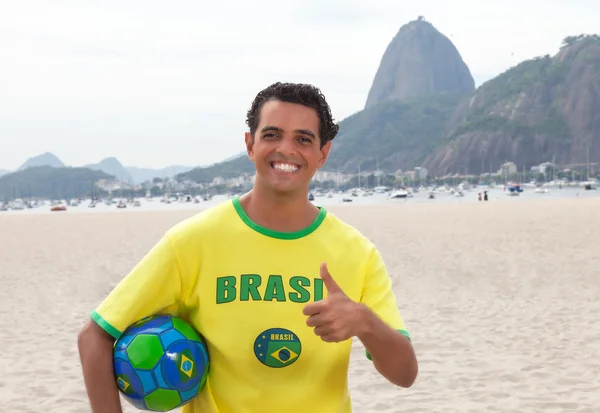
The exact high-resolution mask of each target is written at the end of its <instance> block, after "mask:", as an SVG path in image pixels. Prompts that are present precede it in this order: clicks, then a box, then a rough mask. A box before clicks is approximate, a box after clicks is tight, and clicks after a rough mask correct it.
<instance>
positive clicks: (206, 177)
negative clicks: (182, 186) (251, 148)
mask: <svg viewBox="0 0 600 413" xmlns="http://www.w3.org/2000/svg"><path fill="white" fill-rule="evenodd" d="M254 172H255V169H254V163H253V162H252V161H251V160H250V159H249V158H248V156H246V155H244V156H241V155H240V156H235V157H233V159H230V160H228V161H223V162H219V163H217V164H214V165H210V166H205V167H199V168H194V169H192V170H191V171H189V172H185V173H182V174H179V175H177V179H188V180H191V181H194V182H199V183H210V182H212V180H213V179H214V178H215V177H217V176H220V177H223V178H225V179H227V178H235V177H238V176H240V175H242V174H254Z"/></svg>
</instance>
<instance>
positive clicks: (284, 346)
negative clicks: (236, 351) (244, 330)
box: [254, 328, 302, 368]
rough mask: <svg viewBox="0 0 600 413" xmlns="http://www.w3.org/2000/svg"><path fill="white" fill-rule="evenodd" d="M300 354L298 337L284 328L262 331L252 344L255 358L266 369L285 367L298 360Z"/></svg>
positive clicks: (300, 347)
mask: <svg viewBox="0 0 600 413" xmlns="http://www.w3.org/2000/svg"><path fill="white" fill-rule="evenodd" d="M301 352H302V344H301V343H300V339H299V338H298V336H297V335H296V334H294V333H292V332H291V331H290V330H286V329H284V328H271V329H269V330H266V331H263V332H262V333H260V334H259V335H258V337H256V341H255V342H254V354H255V355H256V358H257V359H258V360H259V361H260V362H261V363H262V364H264V365H265V366H268V367H273V368H280V367H287V366H289V365H291V364H293V363H294V362H295V361H296V360H298V357H300V353H301Z"/></svg>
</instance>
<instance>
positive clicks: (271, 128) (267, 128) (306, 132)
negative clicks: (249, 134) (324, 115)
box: [261, 126, 316, 138]
mask: <svg viewBox="0 0 600 413" xmlns="http://www.w3.org/2000/svg"><path fill="white" fill-rule="evenodd" d="M269 131H271V132H279V133H282V132H283V129H281V128H278V127H277V126H265V127H264V128H262V129H261V132H269ZM294 132H296V133H301V134H302V135H307V136H310V137H311V138H316V136H315V134H314V133H313V132H312V131H310V130H308V129H296V130H294Z"/></svg>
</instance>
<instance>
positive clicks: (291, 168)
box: [271, 162, 301, 173]
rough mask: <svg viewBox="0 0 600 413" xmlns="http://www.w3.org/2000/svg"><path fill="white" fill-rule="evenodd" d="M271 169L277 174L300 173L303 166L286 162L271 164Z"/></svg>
mask: <svg viewBox="0 0 600 413" xmlns="http://www.w3.org/2000/svg"><path fill="white" fill-rule="evenodd" d="M271 168H273V169H275V170H276V171H277V172H285V173H294V172H298V171H299V170H300V168H301V166H300V165H296V164H292V163H285V162H271Z"/></svg>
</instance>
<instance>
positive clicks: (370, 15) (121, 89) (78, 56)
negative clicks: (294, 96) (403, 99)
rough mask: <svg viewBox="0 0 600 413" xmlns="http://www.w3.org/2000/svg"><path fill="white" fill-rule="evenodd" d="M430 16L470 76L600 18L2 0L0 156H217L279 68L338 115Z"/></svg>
mask: <svg viewBox="0 0 600 413" xmlns="http://www.w3.org/2000/svg"><path fill="white" fill-rule="evenodd" d="M419 15H423V16H425V18H426V19H427V20H428V21H430V22H431V23H432V24H433V25H434V26H435V27H436V28H437V29H438V30H440V31H441V32H442V33H444V34H445V35H446V36H448V37H449V38H450V40H452V41H453V42H454V44H455V45H456V47H457V48H458V50H459V51H460V53H461V55H462V57H463V59H464V60H465V62H466V63H467V65H468V66H469V68H470V70H471V72H472V74H473V76H474V78H475V81H476V83H477V85H479V84H481V83H482V82H483V81H485V80H488V79H489V78H491V77H494V76H496V75H497V74H499V73H501V72H503V71H505V70H506V69H508V68H509V67H511V66H513V65H515V64H516V63H518V62H519V61H522V60H525V59H528V58H532V57H535V56H540V55H544V54H554V53H556V52H557V51H558V47H559V46H560V43H561V40H562V39H563V38H564V37H566V36H568V35H576V34H580V33H598V32H600V2H599V1H597V0H569V1H567V0H543V1H542V0H519V1H517V0H501V1H491V0H487V1H482V0H369V1H367V0H298V1H286V0H267V1H260V0H257V1H247V0H231V1H226V0H225V1H210V2H207V1H198V0H189V1H188V0H181V1H176V0H172V1H169V2H167V1H164V0H163V1H158V0H143V1H133V0H126V1H123V0H120V1H116V0H98V1H86V0H73V1H59V0H52V1H48V0H38V1H29V0H18V1H5V2H3V4H2V6H0V169H1V168H5V169H14V168H17V167H18V166H19V165H20V164H22V163H23V162H24V161H25V160H26V159H27V158H28V157H31V156H34V155H38V154H40V153H43V152H46V151H48V152H52V153H54V154H56V155H57V156H58V157H59V158H61V159H62V161H63V162H65V163H66V164H69V165H73V166H77V165H82V164H86V163H93V162H97V161H99V160H100V159H102V158H104V157H108V156H115V157H117V158H118V159H119V160H120V161H121V162H122V163H124V164H125V165H127V166H140V167H163V166H167V165H172V164H183V165H199V164H207V163H211V162H215V161H219V160H221V159H223V158H227V157H229V156H231V155H232V154H235V153H237V152H240V151H242V150H243V134H244V132H245V131H246V125H245V123H244V121H245V114H246V111H247V109H248V107H249V105H250V103H251V101H252V99H253V98H254V96H255V95H256V93H257V92H258V91H259V90H260V89H262V88H263V87H265V86H267V85H269V84H271V83H273V82H275V81H293V82H309V83H313V84H315V85H317V86H319V87H320V88H321V89H322V90H323V91H324V93H325V95H326V97H327V98H328V100H329V102H330V104H331V106H332V110H333V113H334V116H335V117H336V118H337V119H338V120H342V119H343V118H345V117H346V116H348V115H351V114H353V113H355V112H357V111H359V110H361V109H362V108H363V107H364V104H365V100H366V97H367V93H368V91H369V87H370V86H371V82H372V80H373V77H374V75H375V72H376V70H377V67H378V65H379V62H380V59H381V56H382V54H383V52H384V50H385V48H386V47H387V45H388V43H389V42H390V41H391V39H392V37H393V36H394V35H395V34H396V33H397V31H398V30H399V28H400V26H402V25H403V24H405V23H407V22H409V21H411V20H414V19H416V18H417V17H418V16H419Z"/></svg>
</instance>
